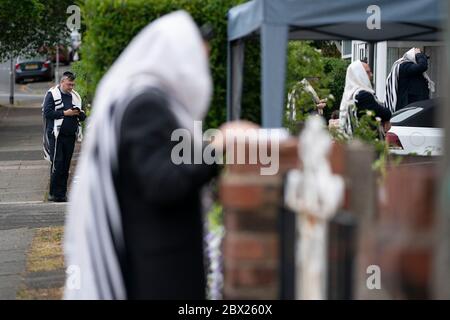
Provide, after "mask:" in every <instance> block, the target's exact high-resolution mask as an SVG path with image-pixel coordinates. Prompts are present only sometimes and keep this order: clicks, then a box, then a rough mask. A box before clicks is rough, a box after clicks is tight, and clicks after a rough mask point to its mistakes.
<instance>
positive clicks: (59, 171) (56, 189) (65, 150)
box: [50, 134, 76, 198]
mask: <svg viewBox="0 0 450 320" xmlns="http://www.w3.org/2000/svg"><path fill="white" fill-rule="evenodd" d="M75 138H76V137H75V135H73V136H65V135H62V134H60V135H59V136H58V138H57V139H56V144H55V155H54V158H53V164H52V172H51V177H50V194H51V195H52V196H54V197H56V198H63V197H65V196H66V193H67V179H68V178H69V169H70V161H71V160H72V155H73V149H74V147H75Z"/></svg>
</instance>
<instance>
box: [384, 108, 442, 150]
mask: <svg viewBox="0 0 450 320" xmlns="http://www.w3.org/2000/svg"><path fill="white" fill-rule="evenodd" d="M441 103H442V100H439V99H430V100H423V101H417V102H415V103H411V104H409V105H408V106H406V107H405V108H403V109H401V110H399V111H397V112H395V113H394V114H393V115H392V118H391V128H390V129H389V131H388V132H387V134H386V141H387V142H388V144H389V150H390V152H391V153H393V154H399V155H408V154H410V155H429V156H439V155H442V153H443V150H442V148H443V141H444V130H443V129H442V128H438V127H437V126H436V122H437V121H436V119H437V117H438V116H439V114H438V111H439V110H440V104H441Z"/></svg>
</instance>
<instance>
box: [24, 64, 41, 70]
mask: <svg viewBox="0 0 450 320" xmlns="http://www.w3.org/2000/svg"><path fill="white" fill-rule="evenodd" d="M38 68H39V67H38V65H37V64H27V65H26V66H25V70H35V69H38Z"/></svg>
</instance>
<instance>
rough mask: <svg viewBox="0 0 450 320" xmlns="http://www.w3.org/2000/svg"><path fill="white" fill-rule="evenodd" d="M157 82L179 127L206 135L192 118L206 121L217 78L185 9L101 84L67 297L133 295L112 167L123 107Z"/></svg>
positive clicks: (145, 34) (141, 41)
mask: <svg viewBox="0 0 450 320" xmlns="http://www.w3.org/2000/svg"><path fill="white" fill-rule="evenodd" d="M151 87H153V88H158V89H160V90H162V91H164V92H165V93H166V94H167V96H168V99H169V105H170V106H169V108H170V110H171V111H172V112H173V114H174V116H175V117H176V119H177V120H178V122H179V124H180V127H183V128H186V129H188V130H190V131H191V133H193V134H195V135H197V134H200V135H201V132H193V130H194V123H193V122H194V121H197V120H198V121H200V120H202V119H203V117H204V115H205V113H206V111H207V108H208V104H209V100H210V95H211V91H212V81H211V76H210V72H209V65H208V57H207V53H206V50H205V47H204V45H203V42H202V38H201V35H200V32H199V30H198V28H197V26H196V24H195V23H194V21H193V20H192V18H191V17H190V16H189V15H188V14H187V13H186V12H184V11H177V12H174V13H171V14H168V15H166V16H163V17H162V18H160V19H158V20H155V21H154V22H153V23H151V24H150V25H149V26H147V27H146V28H144V29H143V30H142V31H141V32H140V33H139V34H138V35H137V36H136V37H135V38H134V39H133V40H132V42H131V43H130V44H129V46H128V47H127V48H126V49H125V50H124V52H123V53H122V54H121V55H120V57H119V58H118V59H117V60H116V62H115V63H114V64H113V66H112V67H111V68H110V70H109V71H108V73H107V74H106V75H105V76H104V77H103V79H102V80H101V82H100V84H99V86H98V88H97V92H96V96H95V99H94V103H93V113H92V115H91V117H90V120H89V121H90V122H89V125H88V129H87V133H86V137H85V140H84V144H83V148H82V153H81V158H80V162H79V165H78V168H77V171H76V179H74V180H75V181H76V183H74V185H73V187H72V191H71V193H70V195H69V200H70V202H69V209H68V210H69V212H68V218H67V222H66V234H65V239H64V245H65V247H64V249H65V255H66V266H67V268H68V270H67V274H68V276H67V279H66V287H65V295H64V298H65V299H126V298H127V296H126V290H125V286H124V280H123V276H122V269H121V263H122V262H123V260H122V259H123V255H124V243H123V241H124V240H123V230H122V224H121V212H120V208H119V204H118V200H117V195H116V192H115V189H114V183H113V172H115V170H116V169H117V167H118V163H117V161H118V150H117V149H118V145H119V141H118V138H119V130H120V123H121V116H122V115H123V112H124V109H125V107H126V106H127V105H128V102H130V100H131V99H133V98H134V97H135V96H137V95H138V94H140V93H142V92H143V91H145V90H146V89H148V88H151ZM149 108H151V106H149ZM124 214H126V213H124ZM131 245H132V244H131Z"/></svg>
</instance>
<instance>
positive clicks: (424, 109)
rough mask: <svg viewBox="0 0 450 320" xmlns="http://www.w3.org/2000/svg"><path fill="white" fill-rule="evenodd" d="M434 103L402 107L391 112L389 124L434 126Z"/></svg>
mask: <svg viewBox="0 0 450 320" xmlns="http://www.w3.org/2000/svg"><path fill="white" fill-rule="evenodd" d="M435 113H436V105H434V104H433V105H431V106H417V107H408V108H405V109H402V110H400V111H398V112H396V113H394V114H393V116H392V118H391V124H392V125H393V126H399V127H423V128H436V127H437V125H436V119H435Z"/></svg>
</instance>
